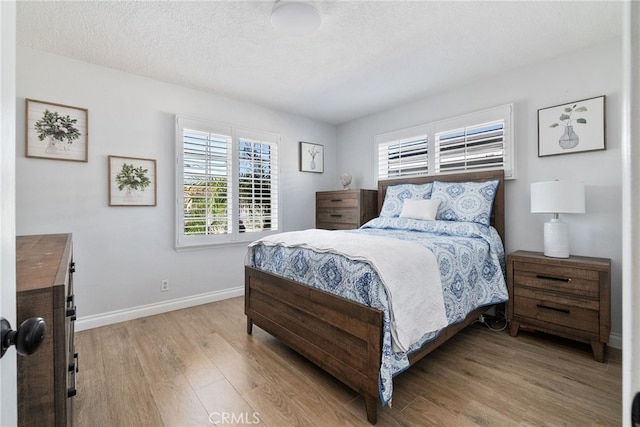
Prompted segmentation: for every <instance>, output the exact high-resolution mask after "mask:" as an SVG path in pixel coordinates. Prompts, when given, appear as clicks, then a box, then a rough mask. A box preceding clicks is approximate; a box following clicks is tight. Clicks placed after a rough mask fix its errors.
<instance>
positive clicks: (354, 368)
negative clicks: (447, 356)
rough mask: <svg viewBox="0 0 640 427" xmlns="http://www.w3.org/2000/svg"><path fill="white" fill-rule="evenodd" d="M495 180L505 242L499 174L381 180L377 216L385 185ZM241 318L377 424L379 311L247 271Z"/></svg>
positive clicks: (425, 350)
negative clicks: (324, 375)
mask: <svg viewBox="0 0 640 427" xmlns="http://www.w3.org/2000/svg"><path fill="white" fill-rule="evenodd" d="M491 179H498V180H499V181H500V183H499V185H498V190H497V194H496V197H495V200H494V206H493V210H492V215H491V223H492V225H493V226H494V227H495V228H496V229H497V230H498V233H499V234H500V236H501V237H502V241H503V242H504V178H503V172H502V171H488V172H473V173H464V174H455V175H439V176H428V177H418V178H405V179H396V180H387V181H381V182H379V183H378V212H380V209H381V208H382V202H383V201H384V196H385V192H386V189H387V187H389V186H390V185H396V184H402V183H412V184H424V183H427V182H431V181H454V182H468V181H487V180H491ZM488 309H489V307H481V308H479V309H477V310H475V311H473V312H471V313H470V314H469V315H468V316H467V317H466V318H465V320H464V321H463V322H461V323H458V324H455V325H451V326H448V327H447V328H445V329H444V330H443V331H442V332H441V333H440V335H439V336H438V337H437V338H436V339H435V340H433V341H431V342H428V343H426V344H425V345H424V346H423V347H421V348H420V349H419V350H418V351H416V352H414V353H412V354H410V355H409V362H410V364H412V365H413V364H414V363H415V362H417V361H418V360H420V359H422V358H423V357H424V356H426V355H427V354H429V353H430V352H432V351H433V350H435V349H436V348H438V347H439V346H440V345H441V344H442V343H444V342H445V341H447V340H448V339H449V338H451V337H452V336H453V335H455V334H456V333H457V332H458V331H460V330H461V329H463V328H464V327H466V326H467V325H469V324H470V323H472V322H473V321H475V320H476V319H477V318H478V316H479V315H480V314H482V313H484V312H485V311H486V310H488ZM245 314H246V316H247V333H248V334H251V332H252V327H253V325H254V324H255V325H257V326H259V327H260V328H262V329H264V330H265V331H267V332H269V333H270V334H271V335H273V336H275V337H276V338H278V339H280V340H281V341H282V342H284V343H285V344H287V345H288V346H289V347H291V348H292V349H293V350H295V351H297V352H298V353H300V354H301V355H303V356H304V357H306V358H307V359H309V360H310V361H312V362H313V363H315V364H316V365H318V366H319V367H320V368H322V369H324V370H325V371H326V372H328V373H329V374H331V375H333V376H334V377H336V378H337V379H339V380H340V381H342V382H343V383H344V384H346V385H347V386H349V387H351V388H352V389H353V390H355V391H356V392H358V393H360V394H361V395H362V396H363V397H364V401H365V407H366V411H367V419H368V420H369V422H370V423H371V424H375V423H376V422H377V410H378V402H379V401H380V398H379V390H378V377H379V373H380V363H381V358H382V334H383V330H382V320H383V313H382V312H381V311H379V310H376V309H374V308H371V307H367V306H365V305H362V304H359V303H357V302H354V301H351V300H348V299H345V298H342V297H339V296H336V295H333V294H330V293H328V292H325V291H322V290H319V289H315V288H312V287H310V286H307V285H304V284H301V283H298V282H295V281H292V280H289V279H285V278H283V277H280V276H276V275H273V274H270V273H266V272H264V271H260V270H257V269H255V268H252V267H248V266H246V267H245Z"/></svg>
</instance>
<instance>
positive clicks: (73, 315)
mask: <svg viewBox="0 0 640 427" xmlns="http://www.w3.org/2000/svg"><path fill="white" fill-rule="evenodd" d="M67 317H70V318H71V321H74V320H76V307H75V306H73V307H71V308H67Z"/></svg>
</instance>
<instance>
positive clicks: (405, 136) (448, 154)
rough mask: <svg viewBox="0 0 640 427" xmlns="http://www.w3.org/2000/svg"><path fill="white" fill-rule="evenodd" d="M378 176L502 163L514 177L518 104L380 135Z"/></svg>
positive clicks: (496, 166)
mask: <svg viewBox="0 0 640 427" xmlns="http://www.w3.org/2000/svg"><path fill="white" fill-rule="evenodd" d="M375 142H376V150H377V156H378V157H377V159H378V160H377V163H376V167H377V170H376V172H377V177H378V180H380V179H392V178H397V177H401V176H416V175H438V174H445V173H454V172H462V171H473V170H491V169H502V170H504V176H505V178H506V179H509V178H515V147H514V141H513V104H506V105H502V106H499V107H495V108H490V109H487V110H482V111H478V112H474V113H469V114H465V115H461V116H457V117H452V118H449V119H444V120H438V121H435V122H431V123H426V124H422V125H418V126H414V127H411V128H406V129H401V130H397V131H393V132H389V133H385V134H380V135H377V136H376V137H375Z"/></svg>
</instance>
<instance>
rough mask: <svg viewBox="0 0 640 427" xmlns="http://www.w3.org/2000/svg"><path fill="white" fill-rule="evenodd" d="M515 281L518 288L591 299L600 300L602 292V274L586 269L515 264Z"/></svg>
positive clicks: (527, 263)
mask: <svg viewBox="0 0 640 427" xmlns="http://www.w3.org/2000/svg"><path fill="white" fill-rule="evenodd" d="M513 280H514V282H515V285H516V286H528V287H531V288H537V289H542V290H550V291H555V292H563V293H568V294H574V295H579V296H584V297H590V298H598V296H599V292H600V273H599V272H598V271H595V270H586V269H584V268H573V267H567V266H553V265H540V264H538V263H529V262H514V265H513Z"/></svg>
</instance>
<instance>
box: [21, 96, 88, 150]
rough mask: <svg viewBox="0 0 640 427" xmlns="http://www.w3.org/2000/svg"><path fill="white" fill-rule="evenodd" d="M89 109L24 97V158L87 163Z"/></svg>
mask: <svg viewBox="0 0 640 427" xmlns="http://www.w3.org/2000/svg"><path fill="white" fill-rule="evenodd" d="M88 122H89V111H88V110H87V109H86V108H79V107H72V106H70V105H62V104H54V103H51V102H44V101H37V100H35V99H27V100H26V115H25V123H26V132H25V135H26V144H25V145H26V153H25V155H26V157H39V158H44V159H53V160H69V161H74V162H87V161H88V153H89V134H88V129H89V126H88Z"/></svg>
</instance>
